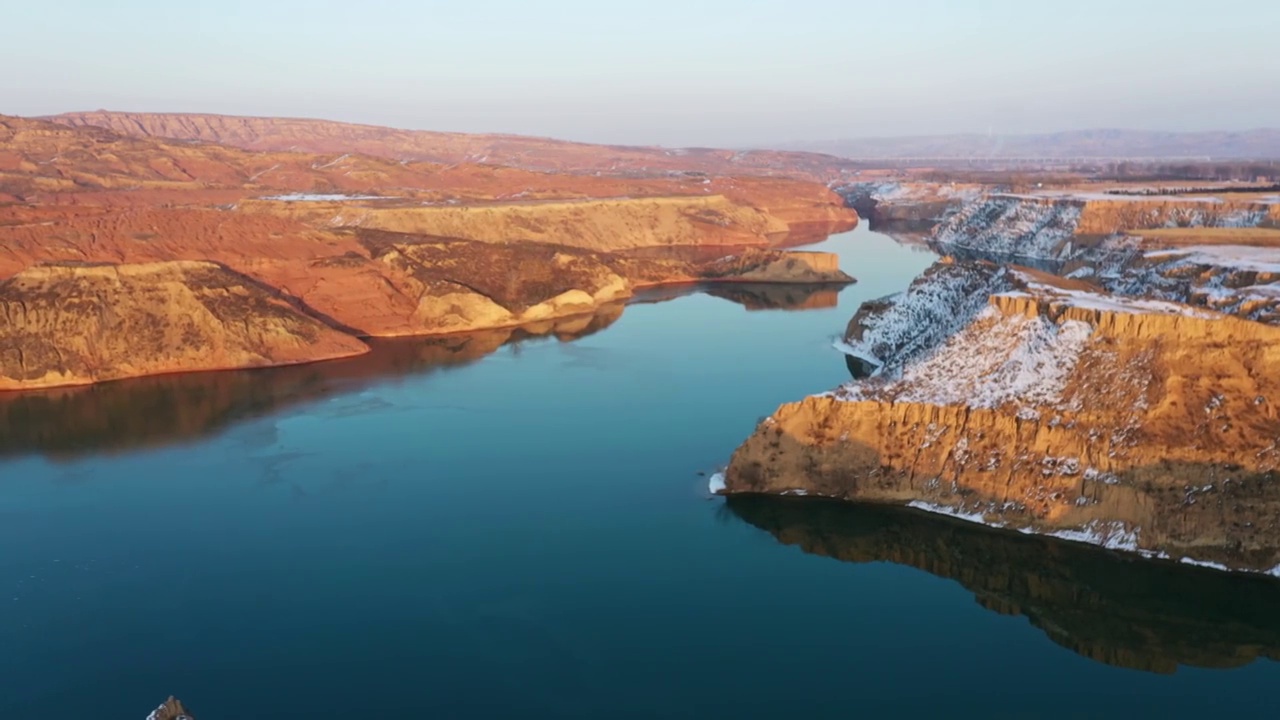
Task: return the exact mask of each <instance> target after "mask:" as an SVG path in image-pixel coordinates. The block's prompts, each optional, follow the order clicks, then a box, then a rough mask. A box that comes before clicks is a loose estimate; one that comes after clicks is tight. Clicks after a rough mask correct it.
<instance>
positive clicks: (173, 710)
mask: <svg viewBox="0 0 1280 720" xmlns="http://www.w3.org/2000/svg"><path fill="white" fill-rule="evenodd" d="M147 720H195V716H194V715H192V714H191V713H189V712H187V709H186V708H184V707H183V706H182V703H181V702H180V701H179V700H178V699H177V698H175V697H173V696H172V695H170V696H169V699H168V700H165V701H164V703H163V704H162V705H160V707H158V708H156V709H155V710H152V711H151V714H149V715H147Z"/></svg>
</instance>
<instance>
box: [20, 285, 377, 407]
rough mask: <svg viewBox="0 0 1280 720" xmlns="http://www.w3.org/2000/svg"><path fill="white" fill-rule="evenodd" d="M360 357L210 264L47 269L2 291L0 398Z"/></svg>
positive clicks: (334, 334)
mask: <svg viewBox="0 0 1280 720" xmlns="http://www.w3.org/2000/svg"><path fill="white" fill-rule="evenodd" d="M367 350H368V348H367V347H366V346H365V345H364V343H362V342H360V341H359V340H357V339H355V338H353V337H351V336H349V335H346V334H343V333H340V332H338V331H336V330H334V329H332V328H330V327H328V326H327V325H325V324H324V323H322V322H320V321H318V320H316V319H315V318H312V317H308V316H307V315H304V314H302V313H300V312H299V311H298V310H297V309H296V308H295V307H294V306H293V305H291V304H290V303H289V302H288V300H287V299H285V298H281V297H279V296H278V294H277V293H275V292H274V291H272V290H271V289H270V288H267V287H263V286H262V285H260V284H258V283H255V282H254V281H252V280H250V279H248V278H246V277H244V276H242V275H238V274H237V273H234V272H232V271H229V270H227V269H226V268H224V267H221V266H219V265H215V264H212V263H203V262H165V263H148V264H134V265H80V264H75V265H47V266H42V267H37V268H31V269H29V270H25V271H23V272H21V273H18V274H17V275H15V276H13V277H11V278H9V279H7V280H5V281H3V282H2V283H0V390H13V389H20V388H35V387H52V386H58V385H81V384H87V383H93V382H99V381H102V380H114V379H117V378H124V377H134V376H138V375H151V374H156V373H166V372H177V371H185V370H221V369H227V368H235V367H261V366H268V365H288V364H293V363H301V362H310V361H314V360H325V359H329V358H337V357H348V356H351V355H358V354H361V353H363V352H366V351H367Z"/></svg>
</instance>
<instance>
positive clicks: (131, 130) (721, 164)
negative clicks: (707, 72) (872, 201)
mask: <svg viewBox="0 0 1280 720" xmlns="http://www.w3.org/2000/svg"><path fill="white" fill-rule="evenodd" d="M49 119H51V120H54V121H55V122H59V123H63V124H67V125H73V126H82V127H83V126H88V127H101V128H107V129H110V130H113V131H115V132H118V133H120V134H122V135H131V136H135V137H157V138H171V139H177V140H199V141H202V142H213V143H220V144H223V145H228V146H232V147H240V148H244V149H248V150H268V151H281V150H301V151H304V152H313V153H343V152H355V153H362V154H365V155H371V156H378V157H386V158H391V159H394V160H396V161H401V160H409V161H426V162H433V163H441V164H450V165H451V164H456V163H490V164H494V165H505V166H509V167H516V168H525V169H531V170H543V171H552V172H568V173H596V172H600V173H604V174H607V175H626V174H636V175H654V174H660V173H688V172H696V173H705V174H709V175H721V176H723V175H776V176H783V177H794V178H800V179H805V180H813V181H816V182H821V183H826V182H829V181H831V180H834V179H836V178H837V177H839V176H840V175H841V174H842V171H843V170H845V169H846V168H849V167H851V164H850V163H849V162H848V161H845V160H842V159H840V158H836V157H832V156H830V155H822V154H818V153H807V152H782V151H774V150H752V151H736V150H716V149H711V148H679V149H672V148H660V147H633V146H620V145H592V144H588V143H575V142H566V141H563V140H552V139H549V138H537V137H522V136H516V135H475V134H466V133H442V132H429V131H423V130H399V129H395V128H386V127H378V126H374V125H357V124H353V123H341V122H332V121H328V120H304V119H296V118H262V117H236V116H229V115H201V114H195V115H187V114H181V113H128V112H107V111H97V112H79V113H66V114H63V115H56V116H53V117H51V118H49Z"/></svg>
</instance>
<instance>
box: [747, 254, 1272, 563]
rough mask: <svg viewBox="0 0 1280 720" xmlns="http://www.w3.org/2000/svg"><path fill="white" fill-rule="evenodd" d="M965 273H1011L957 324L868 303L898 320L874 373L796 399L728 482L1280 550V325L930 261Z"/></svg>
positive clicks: (1232, 548) (1011, 521) (1095, 537)
mask: <svg viewBox="0 0 1280 720" xmlns="http://www.w3.org/2000/svg"><path fill="white" fill-rule="evenodd" d="M958 275H965V276H968V277H969V278H970V283H971V285H972V286H973V287H972V288H971V289H970V290H969V291H970V292H972V289H976V288H983V287H986V286H989V285H990V284H991V283H992V282H993V281H997V282H996V285H997V287H994V289H996V290H997V292H996V293H995V294H993V295H991V296H990V299H989V301H988V303H987V304H986V306H985V308H984V309H981V310H980V311H978V312H977V313H976V314H974V315H973V316H972V317H971V318H970V319H968V320H967V322H966V323H965V324H964V325H963V327H962V328H960V329H959V330H958V331H956V332H955V333H954V334H952V335H950V336H948V335H947V334H946V333H936V332H933V330H932V329H931V328H930V327H929V326H927V325H923V324H922V325H921V329H920V330H919V331H918V332H917V334H916V335H912V334H911V333H899V334H897V335H895V334H894V333H884V332H881V330H880V326H881V325H883V324H884V323H886V322H888V321H890V320H892V319H893V318H895V317H897V316H896V315H895V313H894V312H892V311H889V310H886V309H883V308H880V309H877V310H876V311H875V312H871V313H867V314H864V317H863V319H862V323H861V324H862V326H863V327H862V331H863V338H862V339H863V343H864V344H865V343H867V338H868V337H883V338H885V339H884V340H882V341H878V342H871V343H870V345H869V346H870V347H872V348H879V349H880V350H879V351H878V352H879V354H878V355H877V356H876V358H875V359H876V360H878V361H879V365H880V367H879V368H878V369H874V370H873V371H872V372H874V375H873V377H871V378H869V379H866V380H863V381H861V382H855V383H851V384H849V385H846V386H844V387H842V388H840V389H838V390H836V391H835V392H833V393H829V394H827V395H823V396H817V397H811V398H807V399H805V400H803V401H801V402H799V403H792V404H788V405H784V406H783V407H781V408H780V409H779V410H778V411H777V412H776V413H774V414H773V416H771V417H770V418H767V419H766V420H765V421H764V422H762V423H761V424H760V426H759V427H758V428H757V429H756V431H755V433H754V434H753V435H752V436H751V437H750V438H749V439H748V440H747V442H746V443H745V444H744V445H743V446H742V447H741V448H739V450H738V451H737V452H736V453H735V454H734V456H733V459H732V461H731V463H730V464H729V467H728V469H727V470H726V471H725V473H724V478H723V482H724V486H725V489H726V491H727V492H730V493H774V494H802V495H820V496H825V497H833V498H840V499H844V500H858V501H876V502H894V503H904V504H905V503H914V504H916V505H917V506H919V507H924V508H928V509H932V510H935V511H938V512H945V513H949V514H955V515H960V516H965V517H969V518H972V519H978V520H981V521H982V522H986V523H990V524H994V525H1000V526H1004V527H1011V528H1017V529H1021V530H1025V531H1028V532H1036V533H1042V534H1054V535H1058V536H1061V537H1067V538H1070V539H1076V540H1081V541H1085V542H1093V543H1097V544H1101V545H1105V546H1107V547H1113V548H1119V549H1126V550H1133V551H1138V552H1144V553H1147V554H1151V555H1167V556H1169V557H1174V558H1180V559H1185V560H1186V561H1188V562H1199V563H1213V564H1215V565H1220V566H1224V567H1232V568H1240V569H1247V570H1254V571H1262V572H1271V571H1273V570H1274V569H1276V568H1277V566H1280V542H1278V539H1280V538H1277V536H1276V532H1277V522H1278V521H1280V485H1277V484H1276V482H1275V480H1274V478H1275V473H1276V469H1277V467H1276V466H1277V463H1280V451H1278V450H1277V438H1280V413H1278V412H1277V410H1276V407H1277V406H1276V404H1275V403H1276V398H1277V397H1280V380H1277V379H1276V377H1277V376H1276V374H1275V373H1273V372H1270V371H1269V370H1268V369H1269V368H1276V367H1280V328H1275V327H1271V326H1268V325H1263V324H1260V323H1256V322H1248V321H1244V320H1240V319H1237V318H1233V317H1227V316H1223V315H1219V314H1217V313H1212V312H1209V311H1203V310H1197V309H1193V308H1189V307H1186V306H1182V305H1177V304H1172V303H1164V302H1159V301H1151V300H1131V299H1125V298H1120V297H1116V296H1111V295H1107V294H1105V293H1099V292H1093V291H1089V290H1086V289H1082V286H1081V285H1080V284H1076V283H1052V282H1050V281H1049V280H1048V279H1047V278H1045V277H1044V276H1040V275H1037V274H1034V273H1030V272H1026V271H1017V270H1010V269H1004V268H996V267H991V266H986V267H984V266H971V265H963V264H958V265H955V266H952V269H950V270H943V271H940V272H935V273H934V277H938V278H941V279H942V280H946V281H948V282H950V283H951V284H952V285H955V284H956V282H957V281H956V278H957V276H958ZM984 283H985V285H984ZM1001 283H1005V284H1007V287H1008V288H1010V289H1007V290H1006V289H1003V288H1001V287H998V286H999V285H1000V284H1001ZM926 284H927V283H926ZM962 286H963V284H962ZM914 294H915V296H917V297H921V296H923V295H925V294H927V293H925V292H924V291H923V290H922V289H921V288H916V289H915V293H914ZM911 295H912V294H911V293H909V294H908V296H907V298H906V299H907V301H908V304H909V302H910V299H911ZM938 297H940V298H944V302H945V298H950V297H954V298H960V299H963V298H965V297H967V295H966V293H965V292H963V291H962V292H956V293H952V294H947V293H941V294H939V295H938ZM957 314H961V315H963V314H967V313H957ZM910 315H911V313H906V316H910ZM855 334H856V333H855Z"/></svg>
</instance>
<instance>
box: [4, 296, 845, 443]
mask: <svg viewBox="0 0 1280 720" xmlns="http://www.w3.org/2000/svg"><path fill="white" fill-rule="evenodd" d="M698 292H703V293H706V294H709V295H714V296H717V297H722V298H724V299H727V300H730V301H732V302H735V303H738V304H740V305H742V306H744V307H745V308H746V309H748V310H760V309H782V310H811V309H822V308H831V307H835V306H836V303H837V300H838V295H839V288H833V287H831V286H830V285H812V286H811V285H770V284H757V283H734V284H731V285H697V286H685V287H679V288H665V289H664V288H658V289H655V290H653V291H646V292H644V293H641V294H640V295H638V296H637V298H636V300H635V302H665V301H669V300H673V299H676V298H679V297H683V296H686V295H689V294H692V293H698ZM625 307H626V306H625V305H624V304H621V303H619V304H613V305H608V306H605V307H603V308H601V309H600V310H599V311H598V312H597V313H596V314H594V315H584V316H579V317H572V318H563V319H559V320H548V321H546V322H542V323H536V324H532V325H527V326H524V327H520V328H506V329H501V330H484V331H479V332H471V333H463V334H458V335H447V336H436V337H418V338H400V339H383V340H371V341H369V344H370V345H371V346H372V348H373V350H372V352H369V353H367V354H365V355H361V356H359V357H354V358H348V359H345V360H333V361H329V362H319V363H308V364H304V365H294V366H289V367H278V368H263V369H257V370H227V371H217V372H199V373H178V374H172V375H153V376H149V377H142V378H135V379H130V380H119V381H116V382H109V383H101V384H98V385H86V386H81V387H69V388H58V389H53V390H44V391H31V392H8V393H6V392H0V456H13V455H31V454H44V455H49V456H53V457H68V458H69V457H76V456H80V455H87V454H92V453H99V452H120V451H125V450H134V449H139V448H145V447H158V446H163V445H167V444H171V443H178V442H189V441H193V440H197V439H199V438H202V437H206V436H208V435H212V434H214V433H217V432H220V431H222V430H224V429H227V428H228V427H230V426H231V425H233V424H235V423H236V422H240V421H244V420H249V419H252V418H256V417H261V416H264V415H268V414H270V413H272V412H276V411H278V410H281V409H283V408H286V407H290V406H293V405H298V404H302V403H307V402H312V401H316V400H320V399H323V398H325V397H329V396H332V395H336V394H339V393H346V392H353V391H357V390H359V389H360V388H362V387H364V386H367V385H370V384H373V383H375V382H379V381H382V380H386V379H388V378H395V377H403V376H408V375H417V374H421V373H426V372H433V371H437V370H442V369H446V368H450V367H459V366H463V365H466V364H469V363H472V362H475V361H477V360H479V359H481V358H483V357H485V356H487V355H489V354H491V353H494V352H496V351H497V350H498V349H499V348H501V347H503V346H504V345H509V344H518V343H521V342H528V341H538V340H548V339H551V338H555V339H557V340H559V341H561V342H570V341H573V340H577V339H579V338H582V337H586V336H588V335H591V334H592V333H596V332H599V331H601V330H603V329H605V328H607V327H609V326H610V325H612V324H613V323H614V322H615V321H616V320H617V319H618V318H619V317H621V316H622V313H623V310H624V309H625Z"/></svg>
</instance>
